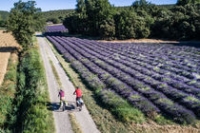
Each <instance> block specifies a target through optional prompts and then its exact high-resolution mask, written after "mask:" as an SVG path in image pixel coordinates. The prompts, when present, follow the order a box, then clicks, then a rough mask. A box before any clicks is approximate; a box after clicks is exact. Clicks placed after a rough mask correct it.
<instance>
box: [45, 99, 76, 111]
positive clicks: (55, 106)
mask: <svg viewBox="0 0 200 133" xmlns="http://www.w3.org/2000/svg"><path fill="white" fill-rule="evenodd" d="M47 109H48V110H51V111H55V112H61V111H63V110H61V109H60V102H49V103H48V104H47ZM76 110H77V109H76V105H75V101H67V104H66V105H65V108H64V111H68V112H73V111H76Z"/></svg>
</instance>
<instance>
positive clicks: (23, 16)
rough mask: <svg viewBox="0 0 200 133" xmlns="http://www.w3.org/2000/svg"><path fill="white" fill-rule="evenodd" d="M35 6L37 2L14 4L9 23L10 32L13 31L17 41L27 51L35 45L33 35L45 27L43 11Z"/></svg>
mask: <svg viewBox="0 0 200 133" xmlns="http://www.w3.org/2000/svg"><path fill="white" fill-rule="evenodd" d="M35 5H36V2H35V1H28V2H22V1H21V0H20V1H19V2H17V3H14V8H12V9H11V11H10V15H9V19H8V23H7V28H8V30H10V31H12V33H13V35H14V37H15V38H16V40H17V41H18V42H19V43H20V44H21V45H22V46H23V48H25V49H27V48H28V46H30V45H32V44H33V42H32V36H33V34H34V33H35V32H36V31H39V30H42V28H43V27H44V20H43V19H42V16H41V15H42V14H41V10H40V8H36V7H35Z"/></svg>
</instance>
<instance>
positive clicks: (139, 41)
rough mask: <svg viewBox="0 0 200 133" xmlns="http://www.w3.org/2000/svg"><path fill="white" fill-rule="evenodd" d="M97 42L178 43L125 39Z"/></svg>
mask: <svg viewBox="0 0 200 133" xmlns="http://www.w3.org/2000/svg"><path fill="white" fill-rule="evenodd" d="M99 42H110V43H178V41H167V40H160V39H127V40H112V41H105V40H100V41H99Z"/></svg>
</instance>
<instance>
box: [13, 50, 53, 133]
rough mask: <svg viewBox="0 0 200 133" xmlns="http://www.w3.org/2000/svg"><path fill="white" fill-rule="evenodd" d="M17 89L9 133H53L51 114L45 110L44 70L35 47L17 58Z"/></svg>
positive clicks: (45, 86)
mask: <svg viewBox="0 0 200 133" xmlns="http://www.w3.org/2000/svg"><path fill="white" fill-rule="evenodd" d="M17 88H18V90H17V93H16V99H15V103H14V105H15V106H14V110H13V116H14V118H15V119H13V120H12V124H11V125H10V126H9V129H10V130H11V131H12V132H28V133H35V132H40V133H47V132H48V133H54V132H55V128H54V123H53V122H54V120H53V115H52V112H51V111H49V110H48V109H47V103H48V101H49V97H48V91H47V84H46V78H45V71H44V67H43V65H42V61H41V58H40V54H39V49H38V47H37V46H33V47H32V48H30V49H29V50H27V51H24V52H23V53H22V54H21V55H20V65H19V67H18V87H17Z"/></svg>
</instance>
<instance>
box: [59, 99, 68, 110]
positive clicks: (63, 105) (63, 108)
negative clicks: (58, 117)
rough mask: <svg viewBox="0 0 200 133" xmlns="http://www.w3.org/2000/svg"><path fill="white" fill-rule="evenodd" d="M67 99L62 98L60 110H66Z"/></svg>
mask: <svg viewBox="0 0 200 133" xmlns="http://www.w3.org/2000/svg"><path fill="white" fill-rule="evenodd" d="M66 105H67V104H66V101H64V100H62V101H61V103H60V110H62V111H65V107H66Z"/></svg>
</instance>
